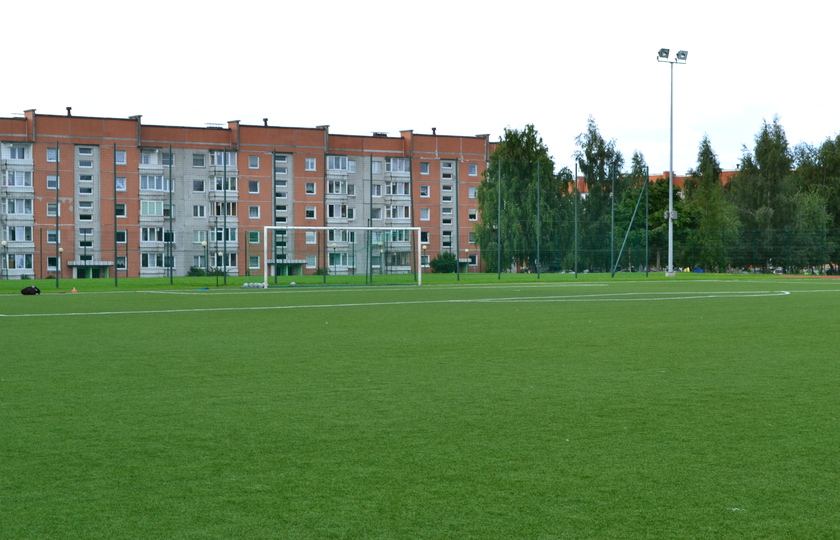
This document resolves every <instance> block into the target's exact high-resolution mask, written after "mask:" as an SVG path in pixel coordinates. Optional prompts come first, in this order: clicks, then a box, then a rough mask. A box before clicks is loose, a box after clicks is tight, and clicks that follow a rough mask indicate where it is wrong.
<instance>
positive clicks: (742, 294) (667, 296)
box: [0, 291, 790, 317]
mask: <svg viewBox="0 0 840 540" xmlns="http://www.w3.org/2000/svg"><path fill="white" fill-rule="evenodd" d="M789 294H790V292H789V291H732V292H712V293H702V294H701V293H698V294H696V295H686V293H676V292H675V293H653V292H650V293H616V294H609V293H606V294H594V295H570V296H546V297H538V298H534V297H530V296H519V297H508V298H476V299H460V300H413V301H403V302H366V303H358V302H357V303H346V304H307V305H298V306H251V307H220V308H193V309H156V310H138V311H95V312H89V313H84V312H72V313H23V314H12V315H3V314H0V317H73V316H81V315H148V314H160V313H209V312H220V311H265V310H279V309H318V308H342V307H344V308H347V307H365V306H405V305H423V304H471V303H508V302H520V303H537V302H632V301H643V302H651V301H662V300H698V299H704V298H748V297H759V296H787V295H789ZM652 295H659V296H652Z"/></svg>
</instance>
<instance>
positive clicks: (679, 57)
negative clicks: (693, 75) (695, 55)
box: [677, 51, 688, 62]
mask: <svg viewBox="0 0 840 540" xmlns="http://www.w3.org/2000/svg"><path fill="white" fill-rule="evenodd" d="M686 58H688V51H680V52H678V53H677V61H678V62H685V60H686Z"/></svg>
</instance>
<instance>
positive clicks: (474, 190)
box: [467, 186, 478, 199]
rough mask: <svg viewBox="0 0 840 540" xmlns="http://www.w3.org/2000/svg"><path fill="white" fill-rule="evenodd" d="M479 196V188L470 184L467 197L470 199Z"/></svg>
mask: <svg viewBox="0 0 840 540" xmlns="http://www.w3.org/2000/svg"><path fill="white" fill-rule="evenodd" d="M477 196H478V188H476V187H475V186H470V187H469V188H468V189H467V197H469V198H470V199H475V198H476V197H477Z"/></svg>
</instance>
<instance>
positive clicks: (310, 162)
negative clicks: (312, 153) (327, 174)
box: [306, 157, 318, 171]
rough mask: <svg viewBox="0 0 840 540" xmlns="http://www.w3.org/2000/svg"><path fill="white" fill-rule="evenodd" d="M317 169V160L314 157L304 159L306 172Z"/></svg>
mask: <svg viewBox="0 0 840 540" xmlns="http://www.w3.org/2000/svg"><path fill="white" fill-rule="evenodd" d="M317 167H318V160H317V159H315V158H314V157H308V158H306V170H307V171H314V170H317Z"/></svg>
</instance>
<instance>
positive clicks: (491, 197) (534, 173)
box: [475, 124, 563, 272]
mask: <svg viewBox="0 0 840 540" xmlns="http://www.w3.org/2000/svg"><path fill="white" fill-rule="evenodd" d="M562 184H563V182H562V181H560V180H558V177H557V176H555V174H554V160H553V159H552V157H551V156H550V155H549V153H548V147H547V146H546V145H545V143H544V142H543V140H542V137H540V135H539V133H538V132H537V130H536V129H535V128H534V126H533V125H532V124H528V125H527V126H525V128H524V129H522V130H517V129H510V128H507V129H505V134H504V137H503V138H502V140H501V141H500V142H499V144H498V145H497V146H496V149H495V151H494V152H493V155H492V156H491V157H490V164H489V166H488V168H487V170H486V171H485V173H484V178H483V179H482V181H481V183H480V184H479V188H478V194H477V196H478V207H479V221H478V223H477V224H476V226H475V232H476V242H477V243H478V245H479V246H480V247H481V255H482V259H483V261H484V265H485V267H486V268H487V270H488V271H491V272H495V271H496V270H497V262H498V261H499V259H501V265H502V269H503V270H504V269H506V268H509V267H510V266H513V265H516V266H528V267H529V268H533V267H535V265H536V263H537V261H540V260H542V261H545V259H547V258H550V254H549V251H550V250H551V244H550V242H548V241H547V240H549V239H550V238H553V237H555V236H556V235H558V233H559V220H558V219H557V217H556V212H557V211H558V209H559V208H560V203H561V198H562ZM538 216H539V218H538ZM538 219H539V221H538ZM500 232H501V234H499V233H500ZM538 233H539V234H538ZM499 237H501V244H499ZM538 244H539V251H538V248H537V246H538ZM500 253H501V257H499V254H500Z"/></svg>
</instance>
